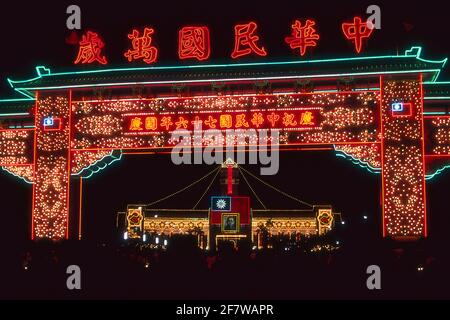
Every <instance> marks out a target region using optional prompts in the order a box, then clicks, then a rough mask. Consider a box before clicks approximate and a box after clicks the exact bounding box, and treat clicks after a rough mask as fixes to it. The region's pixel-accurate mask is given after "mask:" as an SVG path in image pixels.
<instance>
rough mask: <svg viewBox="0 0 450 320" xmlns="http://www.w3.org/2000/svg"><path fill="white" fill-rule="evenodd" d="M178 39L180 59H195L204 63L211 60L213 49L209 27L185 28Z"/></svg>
mask: <svg viewBox="0 0 450 320" xmlns="http://www.w3.org/2000/svg"><path fill="white" fill-rule="evenodd" d="M178 37H179V39H178V56H179V57H180V59H189V58H194V59H197V60H199V61H202V60H206V59H208V58H209V55H210V53H211V48H210V40H209V30H208V28H207V27H183V28H182V29H181V30H180V31H179V35H178Z"/></svg>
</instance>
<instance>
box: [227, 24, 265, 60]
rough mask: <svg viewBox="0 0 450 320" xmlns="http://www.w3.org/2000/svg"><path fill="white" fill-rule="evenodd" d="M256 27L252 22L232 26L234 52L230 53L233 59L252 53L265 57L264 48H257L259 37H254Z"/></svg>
mask: <svg viewBox="0 0 450 320" xmlns="http://www.w3.org/2000/svg"><path fill="white" fill-rule="evenodd" d="M256 28H257V25H256V23H254V22H249V23H247V24H237V25H235V26H234V50H233V52H232V53H231V57H232V58H233V59H236V58H239V57H242V56H245V55H248V54H250V53H252V52H254V53H256V54H257V55H260V56H266V55H267V52H266V50H265V49H264V47H258V44H257V41H258V40H259V37H258V36H257V35H255V31H256Z"/></svg>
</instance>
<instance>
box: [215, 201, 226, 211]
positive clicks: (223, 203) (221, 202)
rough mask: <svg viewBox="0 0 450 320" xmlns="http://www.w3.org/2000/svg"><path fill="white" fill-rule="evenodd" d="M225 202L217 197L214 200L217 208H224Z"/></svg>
mask: <svg viewBox="0 0 450 320" xmlns="http://www.w3.org/2000/svg"><path fill="white" fill-rule="evenodd" d="M226 206H227V202H226V201H225V200H224V199H219V200H217V201H216V207H217V208H219V209H225V207H226Z"/></svg>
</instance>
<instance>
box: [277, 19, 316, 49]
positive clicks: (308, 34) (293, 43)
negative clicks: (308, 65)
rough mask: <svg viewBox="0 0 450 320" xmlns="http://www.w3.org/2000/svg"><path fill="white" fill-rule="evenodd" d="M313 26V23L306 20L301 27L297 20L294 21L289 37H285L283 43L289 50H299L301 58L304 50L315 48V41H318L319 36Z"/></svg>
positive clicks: (314, 23)
mask: <svg viewBox="0 0 450 320" xmlns="http://www.w3.org/2000/svg"><path fill="white" fill-rule="evenodd" d="M315 25H316V22H315V21H313V20H309V19H308V20H306V23H305V25H304V26H303V27H302V23H301V22H300V21H299V20H295V22H294V24H293V25H292V33H291V36H290V37H286V38H285V39H284V41H286V43H287V44H288V45H289V47H291V49H296V48H300V55H302V56H303V55H304V54H305V52H306V48H307V47H315V46H317V40H319V39H320V36H319V35H318V34H317V33H316V28H315V27H314V26H315Z"/></svg>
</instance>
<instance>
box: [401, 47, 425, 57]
mask: <svg viewBox="0 0 450 320" xmlns="http://www.w3.org/2000/svg"><path fill="white" fill-rule="evenodd" d="M421 53H422V47H418V46H413V47H411V48H410V49H407V50H405V56H411V57H416V58H420V55H421Z"/></svg>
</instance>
